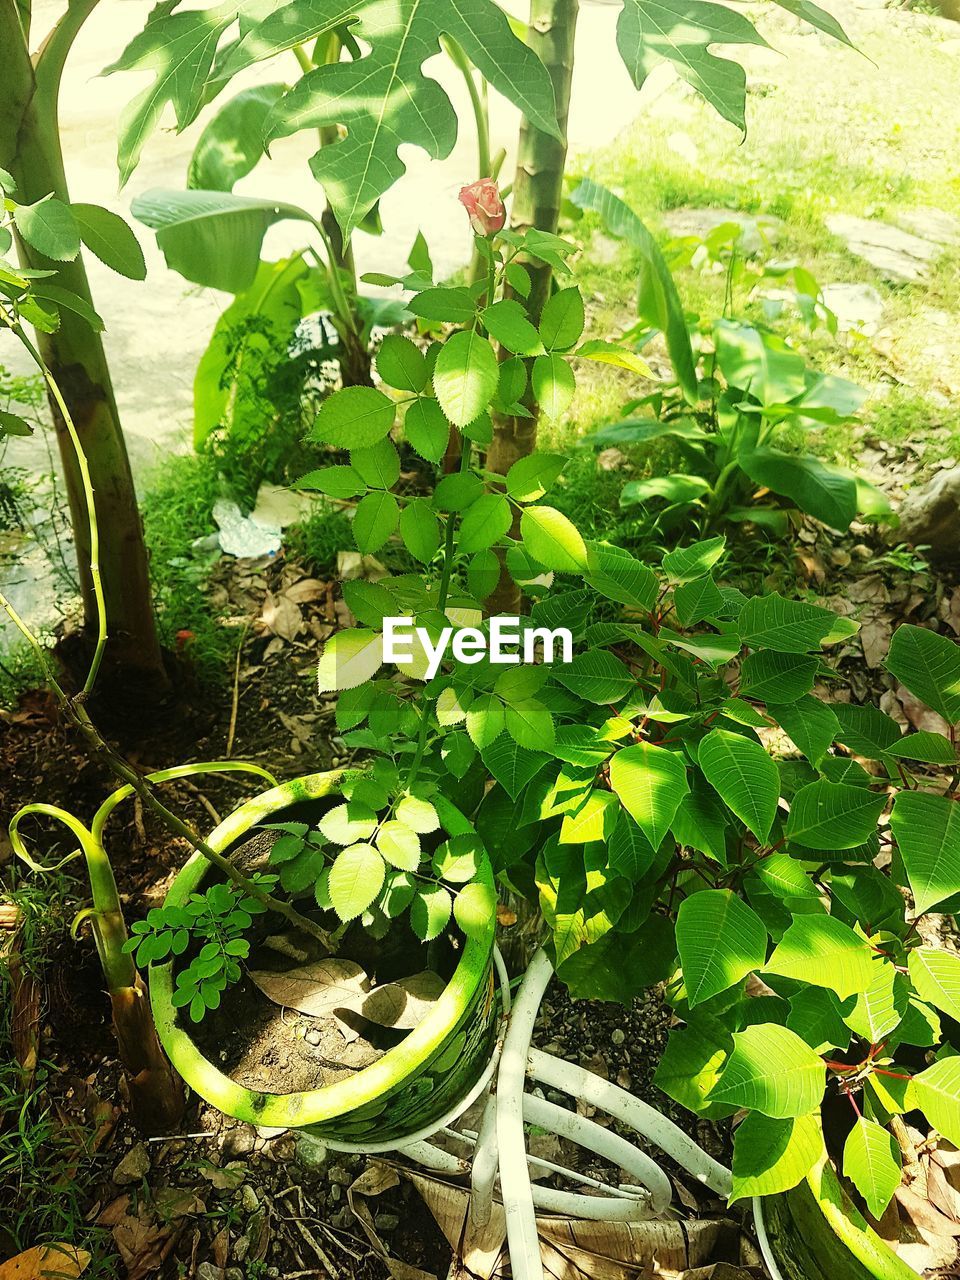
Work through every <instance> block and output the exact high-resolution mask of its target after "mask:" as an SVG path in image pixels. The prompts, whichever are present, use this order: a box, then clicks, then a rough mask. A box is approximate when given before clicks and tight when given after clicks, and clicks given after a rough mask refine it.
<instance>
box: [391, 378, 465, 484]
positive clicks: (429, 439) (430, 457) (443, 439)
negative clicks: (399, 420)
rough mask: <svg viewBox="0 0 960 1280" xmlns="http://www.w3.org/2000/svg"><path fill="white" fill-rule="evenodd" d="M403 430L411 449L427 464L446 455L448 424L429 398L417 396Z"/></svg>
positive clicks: (407, 415)
mask: <svg viewBox="0 0 960 1280" xmlns="http://www.w3.org/2000/svg"><path fill="white" fill-rule="evenodd" d="M403 430H404V434H405V435H406V437H407V440H408V441H409V442H410V445H411V447H412V448H413V449H415V450H416V452H417V453H419V455H420V457H421V458H426V460H427V461H428V462H439V461H440V460H441V459H442V457H443V455H444V454H445V453H446V451H447V443H448V441H449V439H450V423H449V422H448V421H447V419H446V418H445V417H444V415H443V410H442V409H441V408H440V406H439V404H437V402H436V400H433V399H432V398H430V397H429V396H418V397H417V399H416V400H414V402H413V404H412V405H410V407H409V408H408V409H407V412H406V415H405V417H404V419H403ZM449 478H450V479H453V477H449ZM474 478H475V477H474Z"/></svg>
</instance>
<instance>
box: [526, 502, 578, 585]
mask: <svg viewBox="0 0 960 1280" xmlns="http://www.w3.org/2000/svg"><path fill="white" fill-rule="evenodd" d="M520 535H521V537H522V538H523V542H524V545H525V547H526V548H527V550H528V551H529V553H530V555H531V556H532V557H533V559H534V560H536V561H537V563H538V564H541V565H543V567H544V568H545V569H554V570H557V571H558V572H560V573H576V572H578V571H580V570H583V569H585V568H586V565H587V548H586V544H585V543H584V541H583V538H582V537H581V535H580V532H579V530H578V529H577V528H576V526H575V525H574V524H572V523H571V521H570V520H568V519H567V517H566V516H565V515H563V514H562V513H561V512H559V511H557V510H556V509H555V508H554V507H528V508H527V509H526V510H525V511H524V513H523V515H522V516H521V517H520Z"/></svg>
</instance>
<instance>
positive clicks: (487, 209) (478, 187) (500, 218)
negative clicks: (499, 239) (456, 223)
mask: <svg viewBox="0 0 960 1280" xmlns="http://www.w3.org/2000/svg"><path fill="white" fill-rule="evenodd" d="M460 203H461V204H462V205H463V207H464V208H465V209H466V211H467V213H468V214H469V215H470V225H471V227H473V231H474V234H475V235H478V236H492V235H496V233H497V232H498V231H501V230H502V229H503V225H504V223H505V222H506V220H507V211H506V209H505V208H504V207H503V201H502V200H501V199H500V191H499V189H498V188H497V184H496V183H495V182H494V180H493V179H492V178H481V179H480V180H479V181H478V182H471V183H470V185H469V187H461V188H460Z"/></svg>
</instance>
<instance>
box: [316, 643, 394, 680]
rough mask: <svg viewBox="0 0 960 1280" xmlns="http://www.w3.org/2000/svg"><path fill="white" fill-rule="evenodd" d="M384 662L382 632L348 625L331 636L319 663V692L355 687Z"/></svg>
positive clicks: (372, 674) (368, 678)
mask: <svg viewBox="0 0 960 1280" xmlns="http://www.w3.org/2000/svg"><path fill="white" fill-rule="evenodd" d="M382 665H383V636H381V635H378V634H377V633H376V632H374V631H362V630H359V629H357V628H348V629H347V630H346V631H338V632H337V633H336V634H335V635H333V636H331V637H330V639H329V640H328V641H327V643H326V645H325V646H324V650H323V654H322V656H321V658H320V661H319V663H318V665H317V688H318V690H319V691H320V693H331V692H332V691H333V690H339V689H355V688H356V687H357V686H358V685H362V684H366V682H367V681H368V680H370V679H372V678H373V676H374V675H376V673H377V671H379V669H380V667H381V666H382Z"/></svg>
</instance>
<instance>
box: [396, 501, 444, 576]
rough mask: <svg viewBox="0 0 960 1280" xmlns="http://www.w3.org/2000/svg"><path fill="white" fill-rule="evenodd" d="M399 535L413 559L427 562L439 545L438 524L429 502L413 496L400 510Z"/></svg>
mask: <svg viewBox="0 0 960 1280" xmlns="http://www.w3.org/2000/svg"><path fill="white" fill-rule="evenodd" d="M400 537H401V538H402V539H403V545H404V546H405V547H406V548H407V550H408V551H409V552H410V554H411V555H412V556H413V558H414V559H415V560H419V561H420V562H421V564H429V562H430V561H431V560H432V559H433V557H434V556H435V555H436V554H437V551H438V550H439V547H440V525H439V522H438V521H437V517H436V516H435V515H434V514H433V510H432V508H431V506H430V504H429V503H428V502H427V501H426V500H425V499H424V498H414V499H413V501H412V502H409V503H407V505H406V506H405V507H404V508H403V510H402V511H401V512H400Z"/></svg>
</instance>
